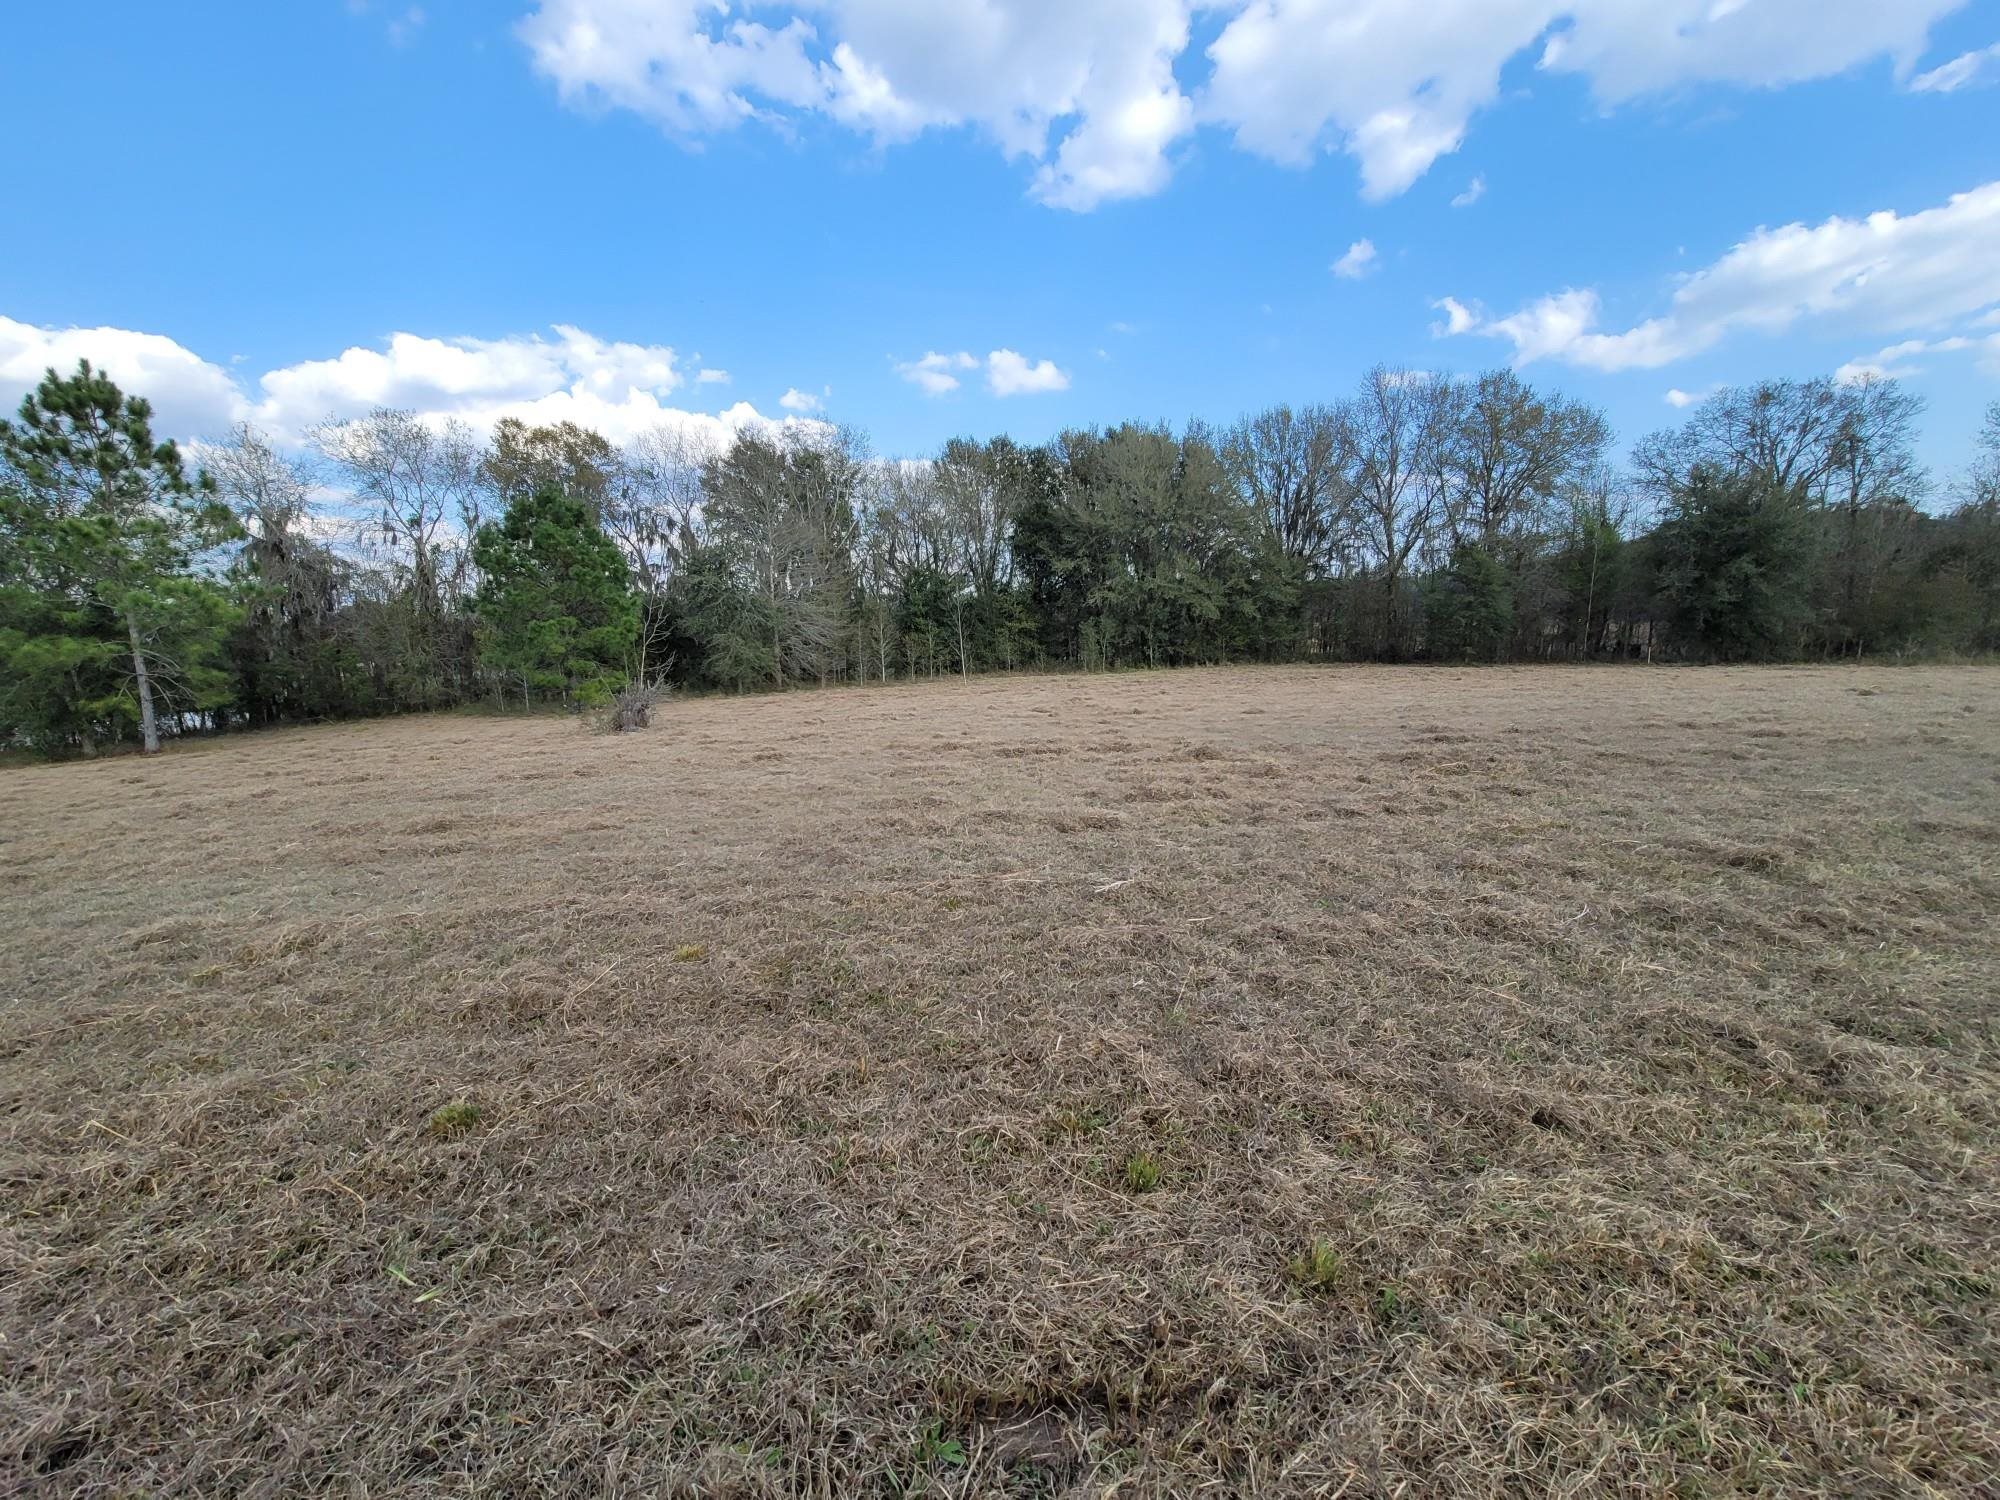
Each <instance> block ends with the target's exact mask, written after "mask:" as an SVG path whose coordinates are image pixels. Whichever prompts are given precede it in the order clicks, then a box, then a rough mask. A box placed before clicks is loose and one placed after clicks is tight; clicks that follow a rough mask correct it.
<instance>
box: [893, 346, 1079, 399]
mask: <svg viewBox="0 0 2000 1500" xmlns="http://www.w3.org/2000/svg"><path fill="white" fill-rule="evenodd" d="M1097 352H1098V356H1099V357H1100V358H1105V357H1108V356H1106V355H1105V353H1104V351H1103V350H1102V349H1100V350H1098V351H1097ZM980 363H981V362H980V360H978V359H977V358H976V357H974V356H973V355H972V354H969V353H967V352H966V351H965V350H963V349H961V350H959V351H958V352H957V353H955V354H940V353H939V352H938V351H937V350H935V349H933V350H931V351H929V352H928V353H926V354H925V355H924V357H923V358H922V359H910V360H903V361H900V362H898V363H897V365H896V373H897V374H898V375H900V376H902V377H903V379H905V380H907V381H909V382H910V384H911V385H914V386H916V387H917V388H918V389H919V390H921V391H922V392H923V393H924V394H925V395H926V396H946V395H949V394H951V392H953V391H955V390H957V389H958V388H959V386H960V385H961V384H962V383H963V382H962V381H961V380H960V379H959V376H960V375H962V374H965V373H967V372H968V371H972V370H977V369H978V368H979V367H980ZM985 367H986V389H987V390H989V391H991V392H992V393H993V394H994V395H996V396H1027V395H1033V394H1035V393H1037V392H1040V391H1064V390H1068V389H1069V375H1068V373H1067V372H1066V371H1063V370H1061V369H1058V368H1057V367H1056V362H1055V361H1054V360H1052V359H1042V360H1030V359H1028V358H1027V357H1026V356H1025V355H1021V354H1017V353H1015V352H1014V351H1013V350H1012V349H995V350H994V351H993V352H992V353H991V354H988V355H987V356H986V359H985Z"/></svg>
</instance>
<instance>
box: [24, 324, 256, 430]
mask: <svg viewBox="0 0 2000 1500" xmlns="http://www.w3.org/2000/svg"><path fill="white" fill-rule="evenodd" d="M80 359H87V360H89V361H90V362H91V363H92V364H93V365H95V366H97V368H98V369H100V370H102V371H104V373H105V374H107V375H109V376H110V377H111V378H112V379H113V380H115V381H116V382H117V383H118V385H119V388H120V389H122V390H124V391H126V392H128V393H129V394H131V395H135V396H145V397H147V398H148V399H149V400H151V401H152V403H153V428H154V431H155V433H156V434H157V435H158V436H160V437H183V436H194V435H196V434H200V433H220V432H223V431H225V430H227V429H228V427H229V425H230V424H231V423H232V422H236V421H239V420H241V418H242V415H243V411H244V407H245V401H244V396H243V390H242V388H241V387H240V386H239V385H238V384H237V383H236V377H235V376H233V375H231V374H230V373H229V372H228V371H227V370H225V369H223V368H222V367H221V366H219V365H213V364H210V363H209V362H208V361H207V360H205V359H203V358H201V356H200V355H198V354H195V353H193V352H192V351H190V350H188V349H185V348H183V347H182V346H181V345H179V344H177V343H175V342H174V341H173V340H172V339H170V338H167V337H166V336H165V335H163V334H158V333H135V332H133V331H132V330H130V329H125V328H38V327H36V326H35V325H34V324H32V323H17V322H15V321H14V320H13V319H12V318H6V317H0V416H8V417H11V416H12V415H13V414H14V409H15V408H16V407H17V406H19V405H20V403H21V398H22V397H23V396H24V395H26V394H27V393H28V392H29V391H31V390H33V389H34V388H35V386H36V385H38V384H39V383H40V382H41V378H42V376H43V375H44V374H45V373H47V372H48V371H49V370H51V369H53V370H55V371H56V372H57V373H58V374H61V375H67V374H69V373H70V372H71V371H73V370H74V369H75V368H76V362H77V361H78V360H80Z"/></svg>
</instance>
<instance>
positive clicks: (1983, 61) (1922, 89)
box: [1910, 42, 2000, 94]
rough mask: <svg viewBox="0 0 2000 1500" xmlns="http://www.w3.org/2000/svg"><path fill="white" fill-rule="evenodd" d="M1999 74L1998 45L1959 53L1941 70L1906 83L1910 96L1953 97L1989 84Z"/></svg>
mask: <svg viewBox="0 0 2000 1500" xmlns="http://www.w3.org/2000/svg"><path fill="white" fill-rule="evenodd" d="M1996 75H2000V42H1995V43H1994V44H1993V45H1992V46H1990V47H1982V48H1980V49H1979V50H1978V51H1977V52H1961V53H1960V54H1959V55H1958V56H1957V57H1954V58H1953V59H1952V60H1951V61H1950V62H1948V63H1945V64H1944V65H1943V66H1942V67H1936V68H1932V69H1931V70H1930V71H1929V72H1928V73H1919V74H1917V76H1916V77H1915V78H1912V79H1911V80H1910V92H1911V93H1914V94H1955V93H1957V92H1958V91H1959V90H1960V89H1963V88H1971V87H1973V86H1975V85H1977V84H1982V83H1988V82H1991V81H1992V79H1993V78H1994V77H1995V76H1996Z"/></svg>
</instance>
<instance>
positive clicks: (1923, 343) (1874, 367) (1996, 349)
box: [1833, 334, 2000, 385]
mask: <svg viewBox="0 0 2000 1500" xmlns="http://www.w3.org/2000/svg"><path fill="white" fill-rule="evenodd" d="M1964 349H1978V350H1980V351H1981V354H1982V358H1981V360H1980V364H1981V365H1982V366H1984V367H1985V368H1986V369H1988V370H2000V336H1995V337H1993V338H1987V339H1971V338H1966V337H1965V336H1964V335H1962V334H1954V335H1952V336H1951V337H1950V338H1942V339H1904V340H1903V341H1902V342H1901V343H1896V344H1891V345H1889V347H1888V348H1886V349H1878V350H1876V351H1875V352H1874V353H1873V354H1868V355H1863V356H1861V357H1860V358H1857V359H1850V360H1848V361H1847V363H1845V364H1843V365H1842V366H1841V367H1840V368H1839V369H1837V370H1835V371H1834V372H1833V378H1834V379H1835V380H1838V381H1839V382H1840V383H1841V384H1842V385H1855V384H1858V383H1859V382H1861V381H1863V380H1905V379H1908V378H1909V377H1910V376H1912V375H1920V374H1922V373H1923V369H1924V367H1923V366H1922V365H1920V364H1918V363H1917V362H1916V361H1917V360H1918V358H1920V357H1921V356H1924V355H1932V354H1956V353H1958V352H1959V351H1960V350H1964Z"/></svg>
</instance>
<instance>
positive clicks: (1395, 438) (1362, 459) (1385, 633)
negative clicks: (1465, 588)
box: [1341, 365, 1464, 656]
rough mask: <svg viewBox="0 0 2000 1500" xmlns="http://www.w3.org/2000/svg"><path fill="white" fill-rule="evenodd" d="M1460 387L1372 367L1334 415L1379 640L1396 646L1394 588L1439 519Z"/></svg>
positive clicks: (1391, 650) (1389, 648)
mask: <svg viewBox="0 0 2000 1500" xmlns="http://www.w3.org/2000/svg"><path fill="white" fill-rule="evenodd" d="M1463 407H1464V400H1463V396H1462V394H1461V391H1460V388H1459V387H1458V386H1457V385H1455V384H1453V383H1452V382H1451V381H1450V380H1448V379H1444V378H1442V377H1439V376H1436V375H1431V374H1427V373H1424V372H1421V371H1409V370H1392V369H1389V368H1386V367H1384V366H1381V365H1377V366H1376V367H1375V368H1374V369H1372V370H1370V371H1369V372H1368V374H1367V375H1366V376H1364V377H1363V379H1362V382H1361V390H1360V391H1359V393H1357V394H1356V395H1355V396H1353V397H1351V398H1350V399H1349V400H1348V401H1346V402H1345V403H1343V405H1342V408H1341V411H1342V418H1343V421H1344V423H1345V425H1346V428H1347V431H1348V435H1349V439H1350V441H1351V443H1352V447H1351V449H1350V452H1349V458H1348V469H1349V473H1348V485H1349V488H1350V490H1351V491H1352V493H1353V496H1354V507H1355V520H1356V523H1357V530H1358V533H1359V535H1360V538H1361V541H1362V544H1363V546H1364V547H1365V549H1366V550H1367V552H1368V553H1369V554H1370V555H1371V561H1372V565H1373V566H1374V567H1376V568H1378V569H1379V570H1380V574H1381V580H1382V626H1381V630H1380V632H1379V641H1380V644H1381V648H1382V650H1383V651H1384V652H1385V653H1386V654H1389V655H1392V656H1393V655H1395V654H1397V653H1398V652H1399V651H1400V650H1401V648H1402V635H1401V631H1400V628H1399V624H1398V614H1399V611H1400V605H1399V601H1398V591H1399V590H1400V588H1401V585H1402V582H1403V577H1404V572H1405V570H1406V568H1407V567H1408V565H1409V562H1410V558H1411V555H1412V554H1413V553H1414V552H1415V551H1416V550H1417V548H1418V547H1420V546H1422V545H1424V544H1425V543H1426V542H1427V541H1429V540H1430V539H1431V537H1432V535H1433V533H1434V531H1436V530H1437V529H1438V528H1439V527H1440V526H1441V524H1442V523H1443V522H1444V521H1445V519H1446V507H1447V505H1448V503H1449V500H1450V497H1451V484H1450V452H1451V439H1452V435H1453V433H1454V431H1455V430H1456V428H1457V426H1458V421H1459V416H1460V413H1461V411H1462V410H1463Z"/></svg>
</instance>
